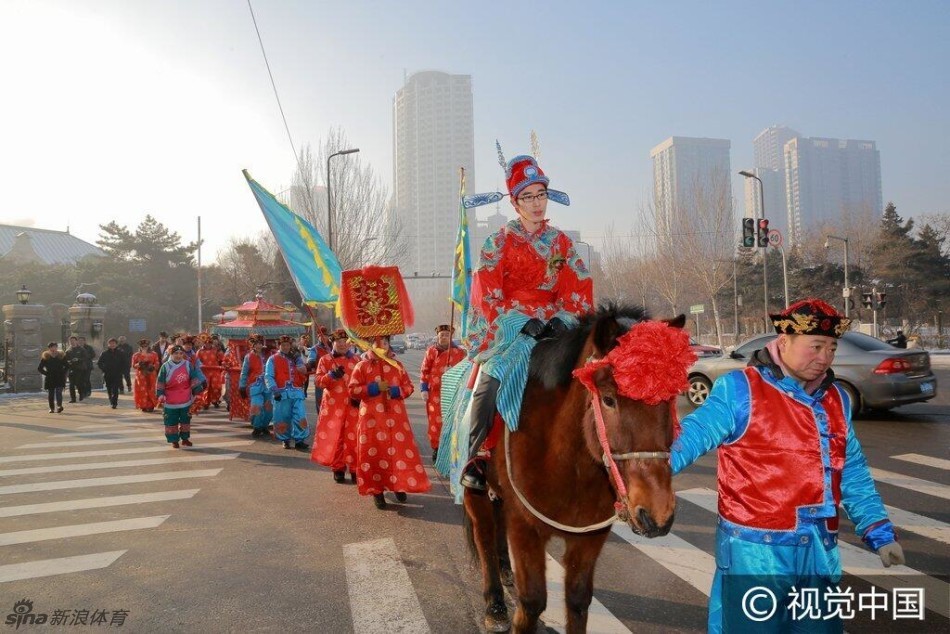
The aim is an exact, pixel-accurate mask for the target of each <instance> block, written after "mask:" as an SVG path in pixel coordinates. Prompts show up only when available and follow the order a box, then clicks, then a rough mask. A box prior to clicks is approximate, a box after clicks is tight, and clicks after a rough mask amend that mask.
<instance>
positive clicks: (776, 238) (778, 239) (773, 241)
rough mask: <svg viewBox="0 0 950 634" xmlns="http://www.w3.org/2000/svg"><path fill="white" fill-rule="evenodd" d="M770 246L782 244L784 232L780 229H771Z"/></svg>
mask: <svg viewBox="0 0 950 634" xmlns="http://www.w3.org/2000/svg"><path fill="white" fill-rule="evenodd" d="M769 246H773V247H780V246H782V233H781V232H780V231H779V230H778V229H772V230H771V231H769Z"/></svg>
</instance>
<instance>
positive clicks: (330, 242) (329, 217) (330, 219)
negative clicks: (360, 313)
mask: <svg viewBox="0 0 950 634" xmlns="http://www.w3.org/2000/svg"><path fill="white" fill-rule="evenodd" d="M359 151H360V149H359V148H358V147H356V148H350V149H349V150H340V151H339V152H334V153H333V154H331V155H330V156H328V157H327V246H328V247H329V248H330V251H333V198H332V197H331V196H330V159H332V158H333V157H334V156H343V155H344V154H355V153H356V152H359ZM335 327H336V315H335V314H334V313H333V311H332V310H331V311H330V330H333V328H335Z"/></svg>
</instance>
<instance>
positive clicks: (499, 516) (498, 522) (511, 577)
mask: <svg viewBox="0 0 950 634" xmlns="http://www.w3.org/2000/svg"><path fill="white" fill-rule="evenodd" d="M503 504H504V503H503V502H502V500H500V499H497V500H495V501H494V502H492V506H493V507H494V510H495V548H496V549H497V550H498V565H499V566H500V567H501V583H502V585H505V586H509V587H510V586H513V585H515V573H514V572H512V570H511V557H510V555H509V554H508V531H507V530H506V528H505V514H504V509H503V508H502V505H503Z"/></svg>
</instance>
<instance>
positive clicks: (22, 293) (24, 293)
mask: <svg viewBox="0 0 950 634" xmlns="http://www.w3.org/2000/svg"><path fill="white" fill-rule="evenodd" d="M32 294H33V291H31V290H30V289H28V288H27V287H26V284H22V285H20V290H18V291H17V292H16V298H17V301H18V302H20V303H21V304H28V303H29V302H30V295H32Z"/></svg>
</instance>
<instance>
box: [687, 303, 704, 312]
mask: <svg viewBox="0 0 950 634" xmlns="http://www.w3.org/2000/svg"><path fill="white" fill-rule="evenodd" d="M705 312H706V305H705V304H693V305H692V306H690V307H689V314H690V315H699V314H702V313H705Z"/></svg>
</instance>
